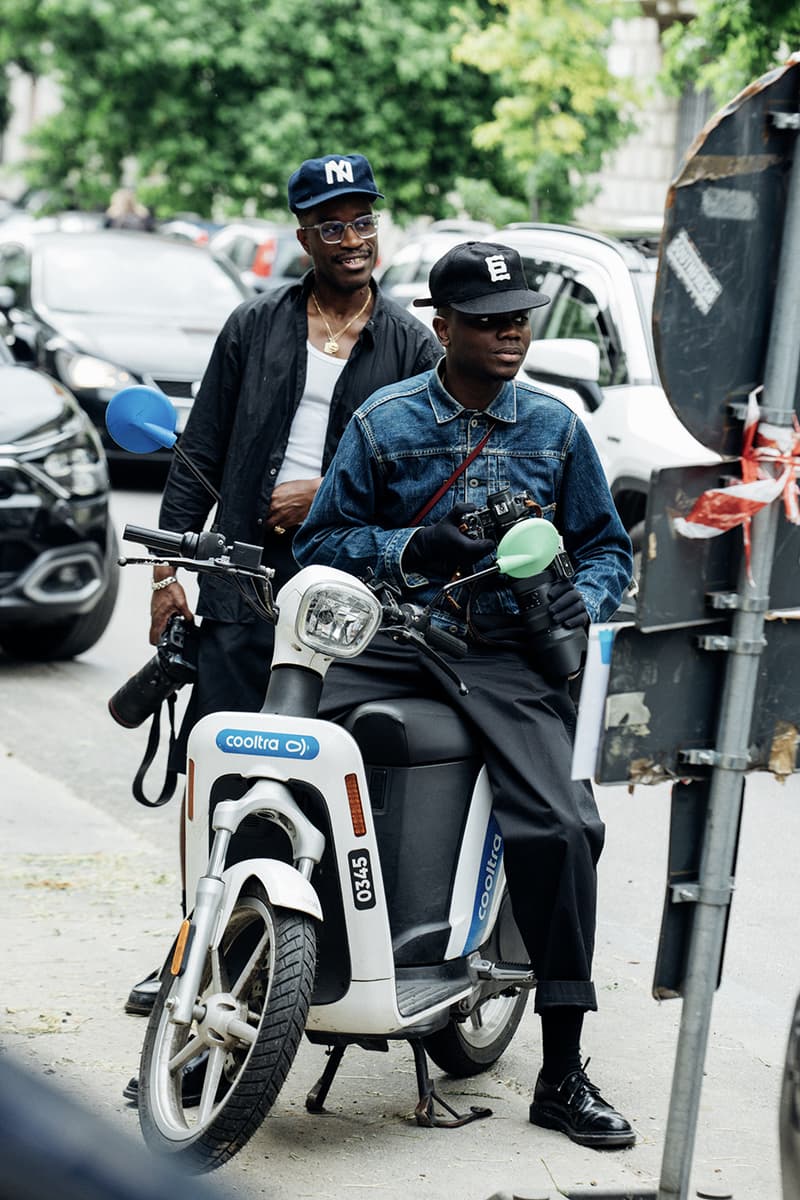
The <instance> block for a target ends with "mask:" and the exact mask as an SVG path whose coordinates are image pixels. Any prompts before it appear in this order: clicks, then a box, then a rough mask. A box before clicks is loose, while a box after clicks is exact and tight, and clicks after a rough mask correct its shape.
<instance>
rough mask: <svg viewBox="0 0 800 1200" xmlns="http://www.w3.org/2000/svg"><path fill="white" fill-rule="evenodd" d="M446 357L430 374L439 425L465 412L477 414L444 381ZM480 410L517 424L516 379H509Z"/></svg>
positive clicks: (430, 388)
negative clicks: (488, 403) (462, 402)
mask: <svg viewBox="0 0 800 1200" xmlns="http://www.w3.org/2000/svg"><path fill="white" fill-rule="evenodd" d="M445 357H446V356H445V355H442V357H441V358H440V359H439V361H438V363H437V364H436V369H435V370H433V371H431V373H430V375H429V376H428V398H429V400H430V404H431V408H432V409H433V415H434V417H435V418H436V423H437V425H444V424H445V423H446V422H447V421H452V420H453V419H454V418H455V417H461V416H463V415H464V414H465V413H466V414H468V415H475V410H473V409H466V408H464V406H463V405H462V404H459V402H458V401H457V400H456V399H455V397H454V396H451V395H450V393H449V392H448V390H447V388H446V387H445V386H444V384H443V383H442V378H441V371H442V366H443V364H444V362H445ZM480 411H481V412H482V413H485V414H486V416H487V417H491V418H492V419H493V420H495V421H503V422H504V423H505V424H507V425H514V424H516V420H517V389H516V385H515V384H514V381H513V380H509V381H508V382H507V383H504V384H503V386H502V388H501V389H500V391H499V392H498V394H497V395H496V396H495V398H494V400H493V401H492V403H491V404H490V405H489V406H488V408H483V409H481V410H480Z"/></svg>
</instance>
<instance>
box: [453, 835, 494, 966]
mask: <svg viewBox="0 0 800 1200" xmlns="http://www.w3.org/2000/svg"><path fill="white" fill-rule="evenodd" d="M502 861H503V835H502V834H501V832H500V826H499V825H498V823H497V820H496V818H495V816H494V813H492V814H491V815H490V817H489V823H488V824H487V826H486V837H485V838H484V842H483V850H482V852H481V870H480V874H479V875H478V882H477V886H476V888H475V902H474V905H473V909H472V922H471V923H470V927H469V933H468V934H467V940H466V942H465V943H464V949H463V950H462V954H469V953H470V952H471V951H472V950H477V948H478V947H479V946H480V945H482V943H483V942H484V941H485V940H486V922H487V918H488V916H489V912H490V910H491V907H492V899H493V896H494V887H495V883H496V881H497V873H498V871H499V870H500V866H501V864H502Z"/></svg>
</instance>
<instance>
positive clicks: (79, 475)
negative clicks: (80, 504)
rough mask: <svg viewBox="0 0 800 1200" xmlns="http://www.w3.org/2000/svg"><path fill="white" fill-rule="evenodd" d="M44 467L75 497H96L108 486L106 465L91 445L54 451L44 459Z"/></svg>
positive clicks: (67, 447)
mask: <svg viewBox="0 0 800 1200" xmlns="http://www.w3.org/2000/svg"><path fill="white" fill-rule="evenodd" d="M42 467H43V468H44V470H45V471H46V472H47V474H48V475H49V476H50V478H51V479H54V480H55V482H56V483H60V484H61V486H62V487H65V488H66V489H67V491H69V492H71V493H72V495H73V496H95V495H97V493H98V492H102V491H104V490H105V488H106V486H107V485H108V472H107V470H106V465H105V463H104V462H103V461H102V460H101V459H98V457H97V454H96V453H95V452H94V447H92V446H90V445H77V446H64V447H61V448H59V449H58V450H53V451H51V453H50V454H48V455H47V457H46V458H45V459H44V461H43V463H42Z"/></svg>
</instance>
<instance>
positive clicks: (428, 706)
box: [342, 696, 479, 767]
mask: <svg viewBox="0 0 800 1200" xmlns="http://www.w3.org/2000/svg"><path fill="white" fill-rule="evenodd" d="M342 724H343V725H344V728H345V729H347V730H348V732H349V733H351V734H352V735H353V737H354V738H355V740H356V742H357V743H358V746H359V749H360V750H361V753H362V755H363V758H364V761H365V762H367V763H370V764H373V765H376V766H384V767H408V766H421V765H424V764H428V763H443V762H453V761H455V760H458V759H467V758H473V757H475V755H476V754H478V753H479V747H478V745H477V743H476V740H475V737H474V735H473V734H472V733H471V731H470V729H469V727H468V726H467V725H466V724H465V723H464V721H462V719H461V717H460V716H459V715H458V713H456V712H454V711H453V710H452V709H451V708H448V706H447V705H446V704H440V703H439V701H438V700H427V699H424V698H423V697H416V696H415V697H410V698H408V699H403V700H371V701H369V702H368V703H367V704H360V705H359V706H358V708H354V709H353V711H352V712H351V713H349V714H348V716H347V717H346V718H345V719H344V720H343V721H342Z"/></svg>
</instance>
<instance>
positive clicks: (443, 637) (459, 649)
mask: <svg viewBox="0 0 800 1200" xmlns="http://www.w3.org/2000/svg"><path fill="white" fill-rule="evenodd" d="M425 641H426V642H427V643H428V645H429V646H431V647H432V648H433V649H434V650H441V651H443V653H445V654H449V655H450V657H451V658H464V657H466V653H467V643H466V642H464V641H462V640H461V638H457V637H454V636H453V634H452V633H448V632H447V630H446V629H439V628H438V626H436V625H429V626H428V631H427V633H426V634H425Z"/></svg>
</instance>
